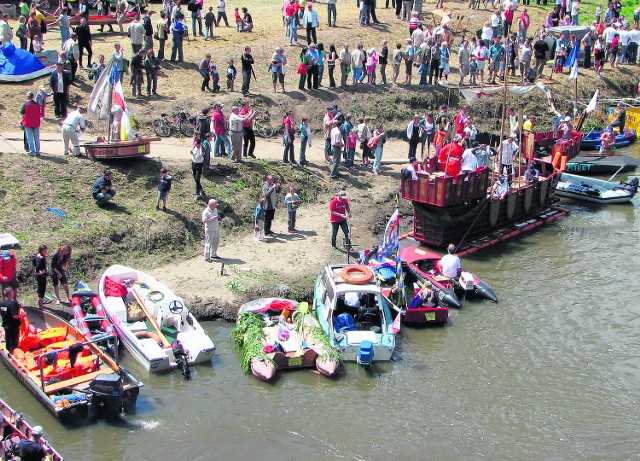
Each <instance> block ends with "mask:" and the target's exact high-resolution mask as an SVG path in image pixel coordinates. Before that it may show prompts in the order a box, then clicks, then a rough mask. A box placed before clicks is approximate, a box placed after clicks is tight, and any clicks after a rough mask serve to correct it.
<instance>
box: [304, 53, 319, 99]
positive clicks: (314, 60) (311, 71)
mask: <svg viewBox="0 0 640 461" xmlns="http://www.w3.org/2000/svg"><path fill="white" fill-rule="evenodd" d="M319 59H320V53H318V50H316V44H315V43H312V44H310V45H309V50H308V51H307V89H309V90H310V89H311V88H313V89H314V90H317V89H318V60H319ZM312 85H313V86H312Z"/></svg>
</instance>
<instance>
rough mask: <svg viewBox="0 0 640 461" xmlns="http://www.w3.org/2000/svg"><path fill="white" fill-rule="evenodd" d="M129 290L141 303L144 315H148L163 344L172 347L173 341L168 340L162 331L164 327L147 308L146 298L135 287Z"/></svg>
mask: <svg viewBox="0 0 640 461" xmlns="http://www.w3.org/2000/svg"><path fill="white" fill-rule="evenodd" d="M129 292H130V293H131V294H132V295H133V298H134V299H135V300H136V302H137V303H138V304H139V305H140V309H142V312H144V315H146V316H147V320H149V323H151V326H152V327H153V329H154V330H155V331H156V333H157V334H158V336H160V340H161V341H162V344H163V345H164V346H165V347H171V343H170V342H169V341H168V340H167V338H166V336H165V335H164V333H162V328H160V325H158V320H157V319H156V318H155V317H154V316H153V315H151V312H150V311H149V309H148V308H147V305H146V304H145V302H144V299H142V297H141V296H140V293H138V292H137V291H136V290H135V288H133V287H132V288H131V290H129Z"/></svg>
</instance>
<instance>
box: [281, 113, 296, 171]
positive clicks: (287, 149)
mask: <svg viewBox="0 0 640 461" xmlns="http://www.w3.org/2000/svg"><path fill="white" fill-rule="evenodd" d="M294 123H295V122H294V116H293V111H292V110H290V111H288V112H287V114H286V116H285V117H284V120H282V127H283V128H284V134H283V138H282V143H283V144H284V152H283V154H282V163H287V164H291V165H292V166H294V165H295V164H296V158H295V152H294V144H293V141H294V139H295V131H294Z"/></svg>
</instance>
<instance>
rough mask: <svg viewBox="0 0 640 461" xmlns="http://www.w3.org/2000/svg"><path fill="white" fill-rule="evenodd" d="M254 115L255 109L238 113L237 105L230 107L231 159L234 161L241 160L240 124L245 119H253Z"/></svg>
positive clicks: (238, 161) (241, 132)
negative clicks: (241, 113) (243, 113)
mask: <svg viewBox="0 0 640 461" xmlns="http://www.w3.org/2000/svg"><path fill="white" fill-rule="evenodd" d="M255 116H256V113H255V111H249V112H248V113H246V114H245V115H240V108H239V107H238V106H233V107H232V108H231V115H230V116H229V131H230V132H231V152H232V155H231V159H232V160H233V162H234V163H241V162H242V137H243V126H242V124H243V123H244V122H246V121H249V120H253V119H254V118H255Z"/></svg>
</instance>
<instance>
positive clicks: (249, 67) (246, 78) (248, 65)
mask: <svg viewBox="0 0 640 461" xmlns="http://www.w3.org/2000/svg"><path fill="white" fill-rule="evenodd" d="M240 60H241V62H242V96H248V95H249V83H250V82H251V74H252V73H253V64H254V61H253V56H251V47H250V46H245V47H244V53H243V54H242V56H241V58H240Z"/></svg>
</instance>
